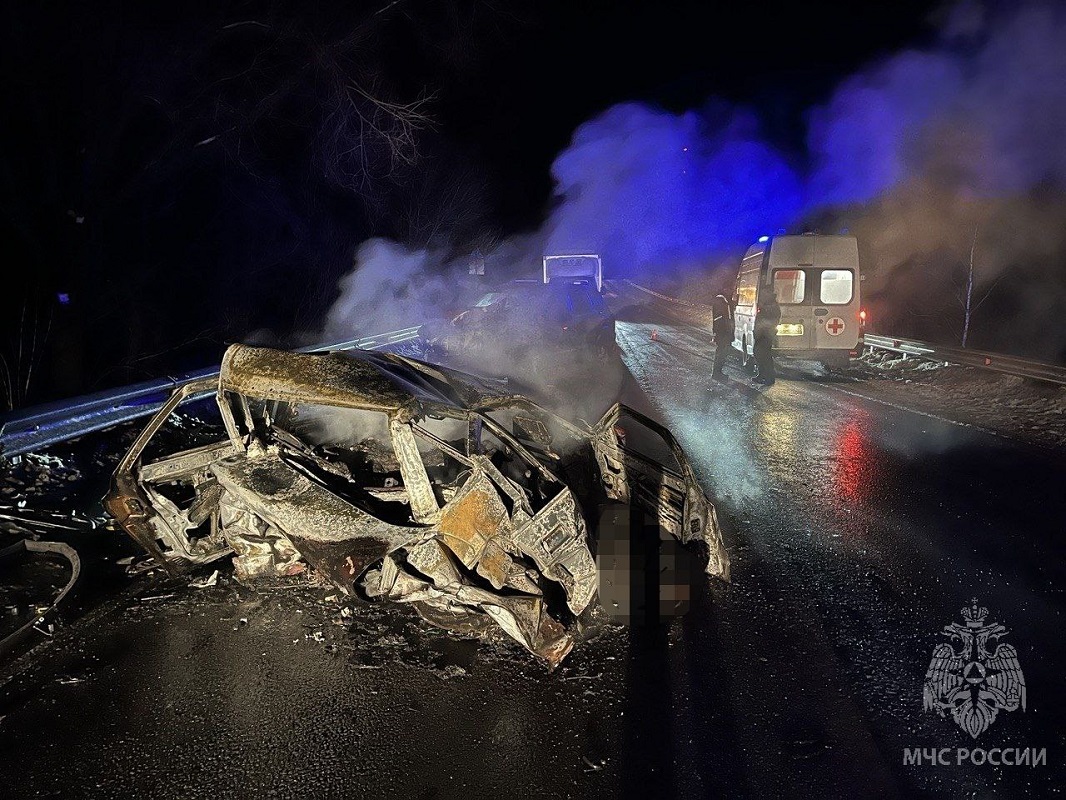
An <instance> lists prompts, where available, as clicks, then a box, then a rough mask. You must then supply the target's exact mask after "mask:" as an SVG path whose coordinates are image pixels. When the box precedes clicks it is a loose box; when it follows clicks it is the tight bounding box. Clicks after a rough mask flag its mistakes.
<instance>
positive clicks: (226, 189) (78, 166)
mask: <svg viewBox="0 0 1066 800" xmlns="http://www.w3.org/2000/svg"><path fill="white" fill-rule="evenodd" d="M513 11H514V8H513V4H512V5H511V6H510V7H508V8H507V9H506V10H501V9H499V8H495V7H493V5H492V4H491V3H489V2H485V1H484V0H447V2H443V3H441V2H431V1H430V0H379V1H378V2H359V3H337V4H327V3H321V4H306V3H299V2H284V1H283V0H271V1H270V2H266V3H258V4H247V3H217V4H208V3H203V4H194V5H189V4H168V5H166V6H164V5H161V4H160V5H156V4H117V3H115V4H80V5H77V6H68V7H65V8H63V9H58V8H55V7H52V6H50V5H48V4H32V3H24V4H9V5H8V6H7V7H6V11H5V12H4V17H5V20H4V23H5V24H4V25H3V29H4V34H3V40H4V47H3V50H4V53H3V56H2V58H3V72H4V81H3V89H2V91H3V95H4V97H3V108H4V110H5V116H6V118H7V122H6V124H5V125H4V126H3V133H2V136H3V157H2V164H0V204H2V205H0V208H2V219H3V239H2V241H3V251H4V253H5V256H4V261H5V263H7V264H8V265H9V266H8V277H7V278H6V279H5V284H6V285H5V289H4V291H3V292H2V297H3V303H2V309H0V313H2V315H3V317H2V318H3V341H2V342H0V358H2V360H0V408H5V407H8V408H9V407H12V406H20V405H25V404H28V403H32V402H39V401H42V400H47V399H52V398H55V397H60V396H64V395H70V394H75V393H80V392H84V391H90V390H93V389H98V388H104V387H107V386H112V385H118V384H122V383H127V382H130V381H135V380H139V379H144V378H148V377H156V376H158V375H160V374H163V373H165V372H166V371H173V370H178V369H182V368H192V367H196V366H199V365H203V364H207V363H210V362H211V361H212V360H213V359H214V358H216V357H217V354H218V352H219V351H220V349H221V347H222V346H223V345H224V344H225V343H226V342H227V341H232V340H235V339H239V338H243V337H246V336H248V335H249V334H251V333H252V332H254V331H256V330H259V329H270V330H271V331H272V332H273V333H274V334H275V335H277V336H280V337H282V339H284V337H286V336H291V335H296V334H299V333H301V332H306V331H313V330H315V329H316V328H317V326H318V324H319V321H320V319H321V317H322V315H324V313H325V311H326V310H327V309H328V308H329V305H330V303H331V301H332V299H333V297H334V295H335V292H336V288H335V287H336V283H337V280H338V278H339V277H340V276H342V275H343V274H344V273H345V272H346V271H348V270H349V269H350V268H351V254H352V252H353V250H354V248H355V246H356V245H357V244H358V243H359V242H360V241H362V240H364V239H365V238H367V237H369V236H371V235H386V236H392V237H396V238H399V239H400V240H402V241H405V242H407V243H410V244H412V245H414V246H422V245H426V244H430V243H433V244H439V243H440V242H444V241H450V240H456V239H458V240H461V239H462V238H463V237H465V236H471V235H474V234H476V233H477V232H479V231H481V230H483V229H484V228H485V226H486V225H487V224H488V222H487V219H486V207H487V202H486V201H487V194H488V193H489V192H490V186H489V181H488V179H487V178H486V176H485V175H484V174H483V170H482V169H481V168H480V165H479V163H478V160H477V157H476V154H472V153H467V152H464V150H463V148H462V147H460V146H458V145H456V144H455V143H453V142H451V141H449V139H448V138H447V137H448V131H447V129H446V127H445V126H442V125H441V124H440V120H439V110H440V108H441V107H442V104H445V105H446V103H447V98H448V95H449V92H450V91H452V87H453V86H456V85H461V84H462V81H463V80H464V79H465V77H466V76H467V75H468V73H469V72H470V71H471V70H472V69H474V68H475V67H476V65H477V58H478V55H477V53H478V50H479V46H480V45H481V44H482V43H483V42H485V41H492V40H494V39H497V38H499V37H505V36H507V35H509V31H511V30H514V29H515V28H516V27H520V26H521V24H522V20H521V18H520V17H516V16H515V15H514V13H513Z"/></svg>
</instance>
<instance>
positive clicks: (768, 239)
mask: <svg viewBox="0 0 1066 800" xmlns="http://www.w3.org/2000/svg"><path fill="white" fill-rule="evenodd" d="M768 241H770V237H769V236H760V237H759V244H763V243H764V242H768Z"/></svg>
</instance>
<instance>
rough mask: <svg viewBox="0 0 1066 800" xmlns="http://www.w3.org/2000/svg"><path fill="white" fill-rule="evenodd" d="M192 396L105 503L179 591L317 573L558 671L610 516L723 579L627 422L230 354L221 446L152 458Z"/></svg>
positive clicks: (637, 429)
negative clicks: (194, 575)
mask: <svg viewBox="0 0 1066 800" xmlns="http://www.w3.org/2000/svg"><path fill="white" fill-rule="evenodd" d="M207 388H208V385H207V382H206V381H203V382H197V383H192V384H189V385H186V386H184V387H182V388H181V389H179V390H178V391H176V392H175V394H174V396H173V397H172V398H171V399H170V401H169V402H168V403H166V404H165V405H164V406H163V408H162V409H161V410H160V411H159V412H158V413H157V414H156V415H155V416H154V417H153V418H152V419H151V421H150V422H149V424H148V426H147V427H146V428H145V429H144V431H143V432H142V433H141V434H140V435H139V436H138V437H137V439H136V440H135V441H134V442H133V444H132V446H131V447H130V449H129V451H128V452H127V453H126V455H125V456H124V457H123V459H122V460H121V461H120V462H119V464H118V467H117V469H116V471H115V474H114V476H113V478H112V486H111V490H110V492H109V493H108V495H107V497H106V498H105V505H106V507H107V509H108V511H109V512H110V513H111V514H112V515H113V516H114V517H115V518H116V519H117V520H118V522H119V523H120V524H121V525H122V527H123V528H124V529H125V530H126V531H127V532H128V533H129V535H130V536H131V537H133V539H135V540H136V541H137V542H138V543H140V544H141V545H142V546H143V547H144V548H145V549H146V550H147V551H148V552H149V553H151V554H152V555H153V556H154V557H155V558H156V559H157V560H158V561H159V562H160V563H162V564H163V565H164V566H166V567H167V568H168V569H170V570H171V571H176V570H178V569H180V568H182V567H183V566H189V565H197V564H203V563H206V562H209V561H212V560H215V559H217V558H220V557H222V556H224V555H226V554H230V553H232V554H234V559H233V561H234V566H235V570H236V573H237V575H238V577H242V578H252V577H256V576H264V575H290V574H294V573H297V572H299V571H301V570H302V569H304V568H305V562H306V563H307V564H310V565H311V566H312V567H314V568H315V569H316V570H318V571H319V572H320V573H322V574H323V575H324V576H326V577H327V578H328V579H329V580H330V581H332V582H333V583H334V584H336V585H337V586H338V587H339V588H340V589H341V590H342V591H344V592H345V593H347V594H350V595H357V596H360V597H363V598H369V599H378V598H385V599H389V600H393V601H396V602H403V603H411V604H412V605H413V606H414V607H415V608H416V609H417V610H418V612H419V613H420V614H421V615H422V616H423V617H424V618H425V619H426V620H428V621H429V622H431V623H433V624H435V625H440V626H442V627H446V628H450V629H454V630H461V631H467V632H480V631H483V630H485V629H486V627H492V626H494V625H498V626H499V627H500V628H502V629H503V630H504V631H506V632H507V633H508V634H509V635H510V636H512V637H513V638H514V639H516V640H517V641H519V642H520V643H521V644H523V645H524V646H525V647H526V648H528V649H529V650H530V651H532V652H533V653H535V654H537V655H538V656H540V657H541V658H543V659H544V660H545V661H547V662H548V663H549V664H550V665H551V666H555V665H556V664H558V663H559V661H560V660H562V659H563V658H564V657H565V656H566V654H567V653H568V652H569V651H570V649H571V647H572V646H573V643H574V631H575V629H576V622H577V620H578V618H579V617H581V616H582V615H583V614H585V613H586V611H587V610H588V609H589V608H590V605H591V604H592V602H593V600H594V598H595V596H596V591H597V574H596V564H595V558H594V542H595V537H596V531H597V527H598V524H599V519H598V515H599V514H600V513H601V511H602V510H603V509H604V508H608V507H617V505H618V504H619V503H629V502H630V501H631V500H632V502H633V503H636V504H638V505H639V506H641V507H642V508H643V509H644V510H645V513H646V514H648V515H649V517H651V518H653V519H656V520H657V521H658V523H659V525H660V526H661V527H662V529H663V530H664V531H667V532H669V533H670V534H672V535H673V536H675V537H677V538H678V539H679V540H680V541H682V542H690V541H701V542H704V543H705V544H706V546H707V550H708V551H709V559H708V564H707V571H708V572H709V573H710V574H712V575H716V576H719V577H722V578H724V579H728V574H729V561H728V556H727V554H726V552H725V549H724V547H723V545H722V539H721V534H720V531H719V528H718V523H717V519H716V517H715V514H714V508H713V507H712V506H711V504H710V503H709V502H708V501H707V499H706V498H705V497H704V495H703V493H702V491H701V490H700V488H699V486H698V484H697V483H696V481H695V478H694V476H693V474H692V470H691V467H690V466H689V464H688V462H687V460H686V459H685V455H684V453H683V452H682V450H681V448H680V446H679V445H678V444H677V442H676V441H674V439H673V437H672V436H671V435H670V433H669V432H668V431H667V430H666V429H665V428H663V427H662V426H661V425H659V424H658V423H656V422H654V421H653V420H650V419H648V418H646V417H644V416H642V415H640V414H639V413H637V412H635V411H633V410H632V409H629V408H627V407H625V406H622V405H616V406H614V407H613V408H611V409H610V410H609V411H608V412H607V414H606V415H605V416H604V417H603V419H602V420H601V421H600V422H599V423H598V424H597V425H594V426H591V427H588V426H586V428H585V429H582V428H580V427H578V426H577V425H574V424H572V423H570V422H568V421H566V420H564V419H562V418H560V417H558V416H556V415H555V414H552V413H551V412H549V411H547V410H546V409H544V408H543V407H541V406H539V405H537V404H536V403H534V402H532V401H530V400H528V399H527V398H525V397H522V396H519V395H514V394H508V393H506V392H505V391H504V390H502V389H501V387H500V385H498V384H493V383H490V382H487V381H483V380H481V379H479V378H476V377H474V376H472V375H467V374H464V373H460V372H457V371H455V370H451V369H448V368H444V367H438V366H435V365H432V364H428V363H424V362H420V361H416V360H414V359H409V358H404V357H401V356H397V355H394V354H388V353H380V352H371V351H350V352H345V353H339V352H338V353H324V354H303V353H292V352H287V351H279V350H271V349H266V348H259V347H248V346H244V345H233V346H232V347H230V348H229V350H227V352H226V355H225V357H224V359H223V362H222V369H221V372H220V375H219V377H218V379H217V386H216V387H215V388H216V390H217V395H216V396H217V402H218V406H219V409H220V410H221V413H222V419H223V422H224V424H225V428H226V431H227V434H228V435H227V437H226V438H225V439H224V440H222V441H219V442H217V443H214V444H208V445H205V446H201V447H197V448H194V449H191V450H187V451H184V452H180V453H177V454H173V455H162V454H152V453H151V452H150V445H151V442H152V439H153V437H154V436H155V434H156V432H157V431H158V430H159V429H160V427H161V426H162V425H163V423H164V422H165V421H166V419H167V417H168V415H169V414H170V413H171V411H173V409H174V408H176V407H177V405H178V403H180V402H181V400H182V399H184V397H186V396H188V395H191V394H196V393H199V392H203V391H204V390H205V389H207Z"/></svg>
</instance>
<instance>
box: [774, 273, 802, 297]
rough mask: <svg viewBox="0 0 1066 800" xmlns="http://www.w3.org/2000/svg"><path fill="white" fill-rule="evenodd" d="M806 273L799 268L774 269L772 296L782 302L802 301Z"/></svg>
mask: <svg viewBox="0 0 1066 800" xmlns="http://www.w3.org/2000/svg"><path fill="white" fill-rule="evenodd" d="M806 278H807V274H806V273H805V272H804V271H803V270H801V269H777V270H774V296H775V297H777V302H778V303H782V304H793V305H794V304H796V303H802V302H803V294H804V284H805V283H806Z"/></svg>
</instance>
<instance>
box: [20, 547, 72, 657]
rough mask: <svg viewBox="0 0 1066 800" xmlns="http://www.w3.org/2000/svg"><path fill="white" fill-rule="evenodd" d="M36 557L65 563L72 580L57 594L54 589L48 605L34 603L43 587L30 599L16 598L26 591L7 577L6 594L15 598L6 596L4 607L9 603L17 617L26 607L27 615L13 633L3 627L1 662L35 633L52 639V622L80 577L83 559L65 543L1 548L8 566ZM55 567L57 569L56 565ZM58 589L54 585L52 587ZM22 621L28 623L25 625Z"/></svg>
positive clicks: (36, 588)
mask: <svg viewBox="0 0 1066 800" xmlns="http://www.w3.org/2000/svg"><path fill="white" fill-rule="evenodd" d="M34 556H37V557H41V558H43V559H50V560H59V559H62V560H63V561H65V562H66V565H65V567H64V568H63V570H64V572H66V571H69V577H68V578H66V581H65V582H64V584H63V585H62V587H61V588H58V590H55V589H52V591H54V592H55V593H54V594H53V595H52V596H50V597H48V598H47V601H40V600H37V599H35V595H36V596H39V594H40V587H31V591H30V596H29V597H24V598H21V599H15V598H14V596H13V595H14V594H18V593H20V592H21V591H23V588H22V587H19V586H16V585H15V582H14V581H12V580H11V579H10V578H11V576H6V575H5V580H4V581H3V582H2V583H3V586H4V589H5V593H4V594H5V595H7V594H10V595H12V596H10V597H9V596H5V603H6V602H8V601H10V602H11V606H10V607H11V608H12V609H13V610H14V611H15V613H16V614H18V612H19V610H20V606H23V607H24V608H25V614H23V615H20V616H21V619H19V621H18V622H17V623H16V624H17V627H16V628H15V629H14V630H8V629H7V626H6V625H5V626H3V629H2V634H3V635H2V638H0V658H5V657H7V656H8V655H10V654H11V653H14V652H16V650H17V649H18V648H19V647H20V646H21V645H22V643H23V642H25V641H26V640H27V639H28V638H29V637H30V636H31V635H32V634H33V632H34V631H36V632H37V633H39V634H41V635H43V636H46V637H47V636H51V635H52V634H51V633H50V629H51V626H52V620H53V619H54V618H55V616H56V614H57V613H58V611H59V606H60V604H61V603H62V602H63V601H64V600H65V599H66V597H67V595H69V594H70V592H71V590H72V589H73V588H74V585H75V584H76V583H77V582H78V578H79V577H80V576H81V559H80V558H79V557H78V553H77V551H76V550H75V549H74V548H73V547H71V546H70V545H68V544H64V543H63V542H38V541H34V540H32V539H21V540H19V541H17V542H14V543H13V544H10V545H8V546H7V547H3V548H0V564H3V565H5V566H7V565H8V564H9V562H14V561H16V560H18V559H21V558H26V557H30V558H32V557H34ZM53 567H55V565H54V564H53ZM38 578H40V576H38ZM50 580H51V579H49V580H45V583H46V584H47V583H49V582H50ZM31 583H32V581H31ZM57 585H58V584H53V586H57ZM22 619H25V622H23V621H22Z"/></svg>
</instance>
